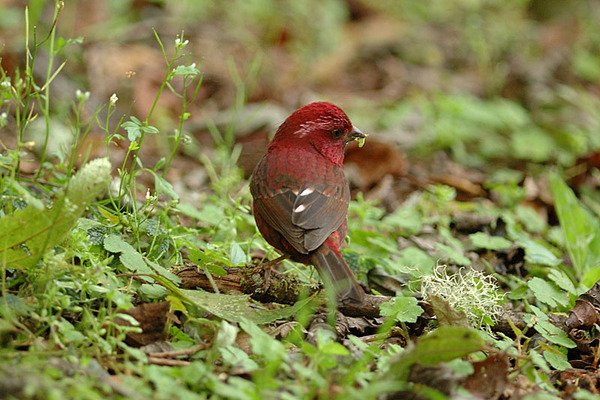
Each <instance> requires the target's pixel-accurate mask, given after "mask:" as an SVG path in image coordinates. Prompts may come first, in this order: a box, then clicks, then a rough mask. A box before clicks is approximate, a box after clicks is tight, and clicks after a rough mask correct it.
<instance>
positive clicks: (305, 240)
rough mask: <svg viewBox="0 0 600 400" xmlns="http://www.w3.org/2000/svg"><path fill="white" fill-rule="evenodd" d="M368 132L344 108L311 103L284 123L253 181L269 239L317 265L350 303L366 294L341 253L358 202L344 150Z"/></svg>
mask: <svg viewBox="0 0 600 400" xmlns="http://www.w3.org/2000/svg"><path fill="white" fill-rule="evenodd" d="M364 137H365V135H364V134H363V133H362V132H360V131H359V130H358V129H356V128H355V127H354V126H353V125H352V123H351V122H350V120H349V118H348V116H347V115H346V114H345V113H344V111H342V110H341V109H340V108H338V107H337V106H335V105H333V104H330V103H325V102H317V103H310V104H308V105H305V106H304V107H301V108H299V109H298V110H296V111H294V112H293V113H292V114H291V115H290V116H289V117H288V118H287V119H286V120H285V121H284V122H283V124H281V126H280V127H279V129H278V130H277V132H276V133H275V137H274V138H273V140H272V141H271V143H270V144H269V146H268V148H267V153H266V154H265V156H264V157H263V158H262V160H261V161H260V162H259V163H258V165H257V167H256V169H255V170H254V174H253V175H252V180H251V183H250V191H251V193H252V197H253V199H254V202H253V210H254V218H255V219H256V224H257V226H258V229H259V230H260V232H261V233H262V235H263V236H264V238H265V239H266V240H267V242H269V244H271V245H272V246H273V247H275V248H276V249H277V250H278V251H279V252H281V253H282V254H284V255H285V256H287V257H289V258H290V259H291V260H293V261H296V262H300V263H303V264H312V265H314V266H315V267H316V268H317V270H318V271H319V274H320V275H321V278H322V279H323V280H324V283H325V284H326V285H328V286H332V287H333V289H334V290H335V293H336V296H337V298H338V300H340V301H342V302H361V301H362V299H363V297H364V291H363V289H362V288H361V286H360V285H359V284H358V282H357V280H356V278H355V276H354V273H353V272H352V270H351V269H350V267H349V266H348V264H347V263H346V261H345V260H344V258H343V257H342V254H341V252H340V247H341V245H342V243H343V241H344V238H345V236H346V229H347V227H346V214H347V212H348V202H349V201H350V189H349V188H348V182H347V181H346V178H345V175H344V170H343V162H344V148H345V146H346V144H347V143H348V142H349V141H352V140H355V139H362V138H364Z"/></svg>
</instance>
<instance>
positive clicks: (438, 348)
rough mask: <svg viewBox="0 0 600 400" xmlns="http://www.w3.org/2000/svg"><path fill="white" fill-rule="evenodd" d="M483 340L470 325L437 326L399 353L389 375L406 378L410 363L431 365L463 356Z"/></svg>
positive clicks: (482, 344) (482, 343)
mask: <svg viewBox="0 0 600 400" xmlns="http://www.w3.org/2000/svg"><path fill="white" fill-rule="evenodd" d="M484 346H485V343H484V341H483V339H482V338H481V336H480V335H479V333H478V332H477V331H476V330H474V329H471V328H466V327H458V326H441V327H439V328H438V329H436V330H435V331H433V332H431V333H429V334H427V335H425V336H421V338H420V339H419V340H418V341H417V344H416V345H415V346H414V347H413V348H407V350H405V351H404V352H402V353H400V355H399V357H398V359H397V360H396V361H395V362H393V363H392V365H391V366H390V370H389V375H391V376H393V377H394V379H398V380H400V381H403V380H406V379H407V377H408V374H409V373H410V369H411V367H412V366H413V365H414V364H417V363H418V364H420V365H435V364H438V363H440V362H447V361H451V360H454V359H456V358H460V357H464V356H466V355H468V354H471V353H473V352H476V351H479V350H482V349H483V348H484Z"/></svg>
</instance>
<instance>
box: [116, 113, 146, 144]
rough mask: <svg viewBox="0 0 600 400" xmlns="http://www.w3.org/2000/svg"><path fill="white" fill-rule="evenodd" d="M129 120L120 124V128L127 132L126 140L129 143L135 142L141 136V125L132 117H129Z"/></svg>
mask: <svg viewBox="0 0 600 400" xmlns="http://www.w3.org/2000/svg"><path fill="white" fill-rule="evenodd" d="M129 119H130V120H129V121H126V122H123V123H122V124H121V128H123V129H125V131H126V132H127V139H129V141H130V142H135V141H137V140H138V139H139V138H140V137H141V136H142V129H141V128H142V123H141V122H140V120H139V119H137V118H136V117H134V116H131V117H129Z"/></svg>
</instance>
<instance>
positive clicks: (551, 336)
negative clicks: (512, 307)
mask: <svg viewBox="0 0 600 400" xmlns="http://www.w3.org/2000/svg"><path fill="white" fill-rule="evenodd" d="M533 327H534V329H535V330H536V331H538V332H539V334H540V335H542V336H543V337H544V338H545V339H546V340H548V341H549V342H551V343H554V344H558V345H560V346H563V347H566V348H568V349H573V348H575V347H577V344H575V342H574V341H572V340H571V339H570V338H569V336H567V333H566V332H565V331H563V330H562V329H560V328H559V327H557V326H555V325H553V324H552V323H551V322H550V321H542V320H538V321H537V322H536V323H535V325H534V326H533Z"/></svg>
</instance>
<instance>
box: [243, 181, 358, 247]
mask: <svg viewBox="0 0 600 400" xmlns="http://www.w3.org/2000/svg"><path fill="white" fill-rule="evenodd" d="M263 193H264V192H263ZM349 199H350V190H349V188H348V184H347V182H346V180H345V179H342V180H339V181H337V184H318V185H307V184H305V185H303V186H301V187H300V188H299V189H297V190H296V189H281V190H279V191H277V192H271V193H265V194H263V195H262V196H257V197H255V198H254V206H255V209H256V211H258V212H260V215H261V216H262V217H263V219H264V220H265V221H266V222H267V223H268V224H269V225H270V226H271V227H273V228H274V229H276V230H277V231H278V232H279V233H281V234H282V235H283V237H285V239H286V240H287V241H288V242H289V243H290V244H291V245H292V246H293V247H294V248H295V249H296V250H297V251H299V252H300V253H303V254H307V253H308V252H310V251H313V250H315V249H316V248H317V247H319V246H320V245H321V244H322V243H323V242H324V241H325V239H327V237H328V236H329V235H331V233H333V232H334V231H336V230H337V229H338V228H339V227H340V225H341V224H342V223H343V222H344V220H345V219H346V210H347V209H348V202H349Z"/></svg>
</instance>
